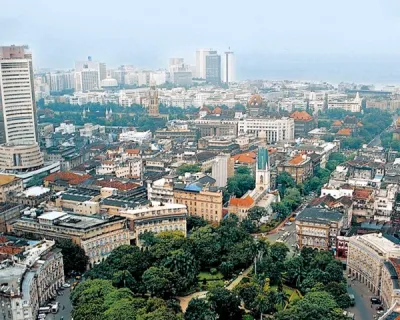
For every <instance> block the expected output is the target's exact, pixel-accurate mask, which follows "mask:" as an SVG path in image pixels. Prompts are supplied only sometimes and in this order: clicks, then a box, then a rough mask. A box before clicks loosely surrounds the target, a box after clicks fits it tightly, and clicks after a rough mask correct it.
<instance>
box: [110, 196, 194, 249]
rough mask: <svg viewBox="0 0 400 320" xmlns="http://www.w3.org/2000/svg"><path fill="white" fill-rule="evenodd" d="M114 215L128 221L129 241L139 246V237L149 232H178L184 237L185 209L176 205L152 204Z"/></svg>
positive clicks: (183, 206) (121, 211)
mask: <svg viewBox="0 0 400 320" xmlns="http://www.w3.org/2000/svg"><path fill="white" fill-rule="evenodd" d="M116 215H119V216H121V217H125V218H126V219H127V221H128V228H129V230H130V239H131V240H133V241H135V243H136V244H137V245H140V241H139V235H140V234H142V233H144V232H146V231H149V232H153V233H159V232H163V231H180V232H182V233H183V234H184V235H185V236H186V217H187V208H186V206H185V205H183V204H177V203H165V204H159V203H153V204H152V205H147V206H140V207H137V208H135V209H127V210H120V211H119V212H118V213H116Z"/></svg>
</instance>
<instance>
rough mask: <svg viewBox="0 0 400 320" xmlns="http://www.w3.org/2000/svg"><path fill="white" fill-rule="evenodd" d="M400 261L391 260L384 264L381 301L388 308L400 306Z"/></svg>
mask: <svg viewBox="0 0 400 320" xmlns="http://www.w3.org/2000/svg"><path fill="white" fill-rule="evenodd" d="M399 272H400V259H399V258H390V259H389V260H388V261H385V262H384V263H383V268H382V280H381V301H382V303H383V304H384V305H385V307H386V308H390V307H391V306H393V305H394V304H395V303H398V304H400V285H399Z"/></svg>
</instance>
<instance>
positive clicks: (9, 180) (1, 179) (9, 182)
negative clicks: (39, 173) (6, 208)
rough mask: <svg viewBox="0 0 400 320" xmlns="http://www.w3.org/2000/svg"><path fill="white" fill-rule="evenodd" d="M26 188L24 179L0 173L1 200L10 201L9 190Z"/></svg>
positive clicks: (18, 190)
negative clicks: (8, 197)
mask: <svg viewBox="0 0 400 320" xmlns="http://www.w3.org/2000/svg"><path fill="white" fill-rule="evenodd" d="M22 190H24V184H23V182H22V179H20V178H18V177H16V176H14V175H11V174H10V175H9V174H0V202H6V201H8V199H7V195H8V193H9V192H13V191H15V192H21V191H22Z"/></svg>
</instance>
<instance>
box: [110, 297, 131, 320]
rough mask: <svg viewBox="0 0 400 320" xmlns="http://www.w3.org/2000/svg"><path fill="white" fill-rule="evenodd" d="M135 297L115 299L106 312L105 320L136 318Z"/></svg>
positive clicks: (129, 319)
mask: <svg viewBox="0 0 400 320" xmlns="http://www.w3.org/2000/svg"><path fill="white" fill-rule="evenodd" d="M132 301H133V299H121V300H118V301H115V302H114V303H113V304H112V305H111V307H110V308H108V309H107V310H106V311H105V312H104V318H103V319H105V320H136V316H137V310H135V309H134V308H133V302H132Z"/></svg>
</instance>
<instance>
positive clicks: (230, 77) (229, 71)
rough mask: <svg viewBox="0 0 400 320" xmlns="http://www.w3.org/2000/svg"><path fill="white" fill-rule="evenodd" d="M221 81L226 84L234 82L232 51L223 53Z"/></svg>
mask: <svg viewBox="0 0 400 320" xmlns="http://www.w3.org/2000/svg"><path fill="white" fill-rule="evenodd" d="M223 81H224V82H226V83H231V82H235V57H234V55H233V51H226V52H225V53H224V62H223Z"/></svg>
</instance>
